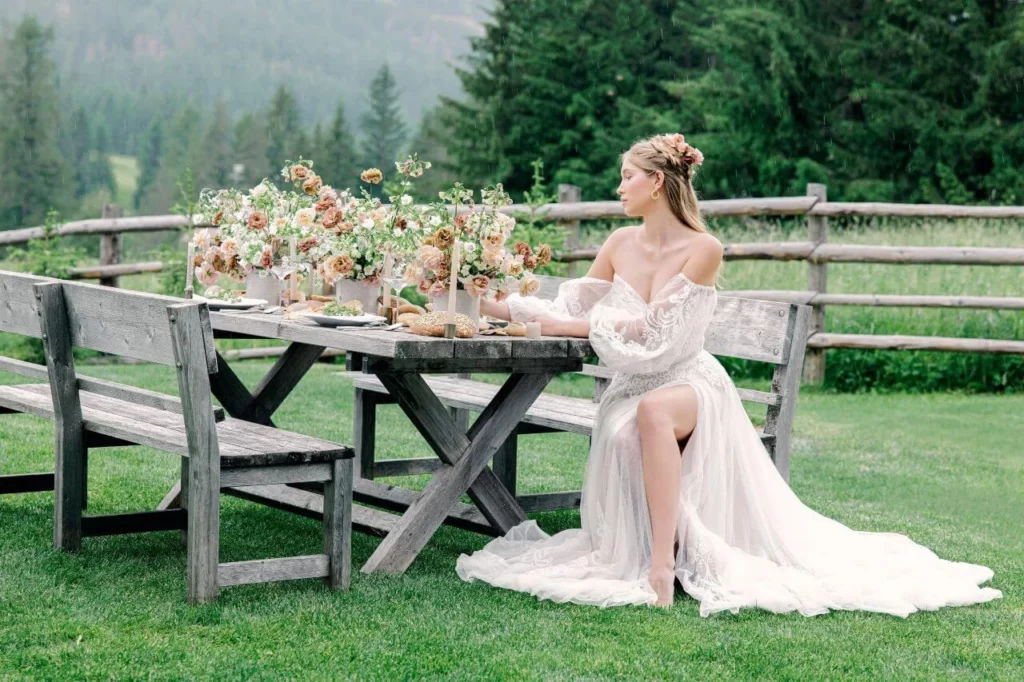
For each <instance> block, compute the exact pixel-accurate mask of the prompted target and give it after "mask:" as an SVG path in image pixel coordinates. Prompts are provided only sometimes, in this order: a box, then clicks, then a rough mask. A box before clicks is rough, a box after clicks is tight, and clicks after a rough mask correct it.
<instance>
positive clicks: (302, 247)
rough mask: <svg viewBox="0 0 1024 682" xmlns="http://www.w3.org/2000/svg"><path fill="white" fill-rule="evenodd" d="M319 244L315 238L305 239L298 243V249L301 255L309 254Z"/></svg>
mask: <svg viewBox="0 0 1024 682" xmlns="http://www.w3.org/2000/svg"><path fill="white" fill-rule="evenodd" d="M319 243H320V240H319V239H317V238H316V237H306V238H305V239H303V240H302V241H300V242H299V246H298V249H299V251H301V252H302V253H309V252H310V251H312V250H313V247H314V246H316V245H317V244H319Z"/></svg>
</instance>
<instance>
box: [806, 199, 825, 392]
mask: <svg viewBox="0 0 1024 682" xmlns="http://www.w3.org/2000/svg"><path fill="white" fill-rule="evenodd" d="M807 196H809V197H817V198H818V204H824V203H825V202H826V201H828V192H827V189H826V187H825V185H822V184H819V183H816V182H812V183H809V184H808V185H807ZM807 239H808V241H810V242H812V243H813V244H814V245H815V246H817V245H818V244H822V243H824V242H827V241H828V218H826V217H824V216H807ZM827 268H828V263H813V262H808V264H807V288H808V290H810V291H812V292H814V293H816V294H824V293H825V292H826V291H827V290H828V269H827ZM824 331H825V306H823V305H821V304H813V305H812V306H811V320H810V325H809V327H808V329H807V334H808V336H813V335H814V334H818V333H823V332H824ZM803 380H804V381H805V382H806V383H808V384H821V383H822V382H824V381H825V349H824V348H808V349H807V354H806V355H805V356H804V372H803Z"/></svg>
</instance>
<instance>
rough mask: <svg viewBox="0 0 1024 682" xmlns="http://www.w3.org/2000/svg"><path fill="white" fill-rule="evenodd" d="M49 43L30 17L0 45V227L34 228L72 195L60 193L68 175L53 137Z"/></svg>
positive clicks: (53, 93) (54, 92)
mask: <svg viewBox="0 0 1024 682" xmlns="http://www.w3.org/2000/svg"><path fill="white" fill-rule="evenodd" d="M52 41H53V30H52V29H50V28H44V27H43V26H42V25H41V24H40V23H39V22H38V21H37V20H36V19H35V18H34V17H30V16H29V17H26V18H25V19H23V20H22V21H21V23H19V24H18V25H17V26H16V27H15V29H14V32H13V33H12V34H11V35H10V36H9V37H7V38H6V39H5V40H3V42H2V44H0V122H2V125H0V227H4V228H7V227H18V226H23V225H33V224H37V223H38V222H41V221H42V219H43V216H44V212H45V210H46V208H47V207H53V208H56V209H58V210H61V209H64V208H65V207H66V206H67V203H68V202H67V201H66V200H65V198H64V197H65V196H68V195H71V194H73V192H65V191H61V190H60V189H59V188H61V187H63V185H64V180H65V179H66V178H67V177H68V175H69V174H68V172H67V166H66V163H65V161H64V157H63V156H62V155H61V152H60V148H59V140H58V136H57V130H58V128H59V126H58V121H59V116H58V98H57V86H56V80H55V69H54V64H53V61H52V60H51V59H50V56H49V49H50V44H51V42H52Z"/></svg>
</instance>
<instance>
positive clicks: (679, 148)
mask: <svg viewBox="0 0 1024 682" xmlns="http://www.w3.org/2000/svg"><path fill="white" fill-rule="evenodd" d="M665 139H666V140H667V141H668V143H669V144H670V145H671V146H672V148H673V149H675V150H676V152H677V153H678V154H679V156H680V157H682V159H683V160H684V161H686V163H688V164H690V165H691V166H699V165H701V164H702V163H704V154H702V153H701V151H700V150H699V149H697V148H696V147H694V146H693V145H692V144H690V143H689V142H687V141H686V138H685V137H683V135H682V133H675V134H673V135H665Z"/></svg>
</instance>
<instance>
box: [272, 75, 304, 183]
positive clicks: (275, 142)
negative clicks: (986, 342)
mask: <svg viewBox="0 0 1024 682" xmlns="http://www.w3.org/2000/svg"><path fill="white" fill-rule="evenodd" d="M298 127H299V105H298V103H297V102H296V101H295V96H294V95H292V93H291V92H290V91H289V90H288V88H286V87H285V86H283V85H282V86H280V87H279V88H278V89H277V92H275V93H274V98H273V100H272V101H271V103H270V109H269V110H268V111H267V114H266V130H267V138H268V143H267V161H266V169H265V171H264V174H265V175H269V176H274V175H277V173H278V171H280V170H281V167H282V166H284V162H285V161H287V160H288V159H289V158H290V155H291V153H292V149H291V143H292V141H293V139H294V137H295V134H296V133H297V132H298Z"/></svg>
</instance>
